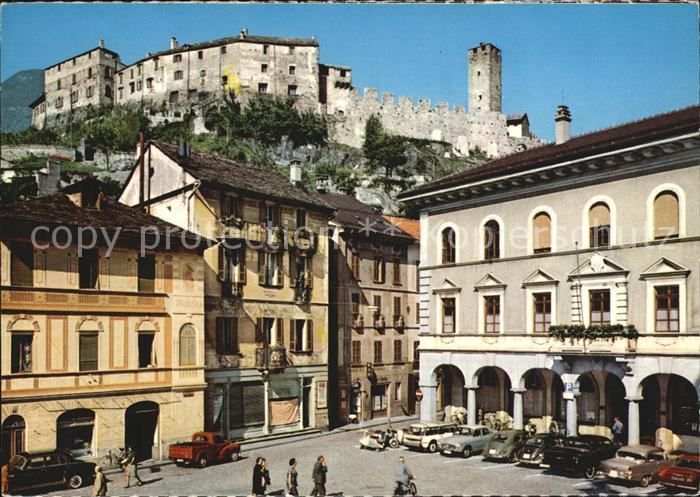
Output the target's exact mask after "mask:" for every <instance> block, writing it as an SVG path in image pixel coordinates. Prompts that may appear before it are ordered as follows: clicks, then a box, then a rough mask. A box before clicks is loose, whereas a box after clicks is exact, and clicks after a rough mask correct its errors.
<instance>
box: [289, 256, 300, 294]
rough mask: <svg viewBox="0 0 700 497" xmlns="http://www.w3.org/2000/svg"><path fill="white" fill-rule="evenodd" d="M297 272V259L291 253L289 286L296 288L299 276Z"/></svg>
mask: <svg viewBox="0 0 700 497" xmlns="http://www.w3.org/2000/svg"><path fill="white" fill-rule="evenodd" d="M297 271H298V265H297V258H296V256H295V255H294V254H292V253H291V252H289V284H290V285H291V286H294V285H295V284H296V279H297V276H298V275H297Z"/></svg>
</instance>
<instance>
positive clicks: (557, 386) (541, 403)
mask: <svg viewBox="0 0 700 497" xmlns="http://www.w3.org/2000/svg"><path fill="white" fill-rule="evenodd" d="M519 386H520V388H521V390H522V394H523V417H524V418H525V420H527V419H529V418H539V417H543V416H552V417H553V418H554V419H555V420H559V421H561V420H563V419H564V416H565V415H564V412H563V404H562V394H563V392H564V384H563V382H562V380H561V377H560V376H559V375H558V374H557V373H555V372H554V371H552V370H551V369H546V368H534V369H529V370H528V371H526V372H525V373H524V374H523V376H522V378H521V379H520V382H519Z"/></svg>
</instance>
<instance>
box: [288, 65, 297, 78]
mask: <svg viewBox="0 0 700 497" xmlns="http://www.w3.org/2000/svg"><path fill="white" fill-rule="evenodd" d="M296 70H297V67H296V66H289V75H290V76H293V75H294V73H295V72H296Z"/></svg>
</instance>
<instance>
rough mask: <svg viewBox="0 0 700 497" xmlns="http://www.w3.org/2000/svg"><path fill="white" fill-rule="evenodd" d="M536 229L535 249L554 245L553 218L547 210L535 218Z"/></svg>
mask: <svg viewBox="0 0 700 497" xmlns="http://www.w3.org/2000/svg"><path fill="white" fill-rule="evenodd" d="M532 228H533V230H534V233H533V234H532V236H533V242H534V243H533V248H534V249H535V250H541V249H547V248H551V246H552V220H551V219H550V217H549V214H547V213H546V212H540V213H539V214H537V215H536V216H535V219H533V223H532Z"/></svg>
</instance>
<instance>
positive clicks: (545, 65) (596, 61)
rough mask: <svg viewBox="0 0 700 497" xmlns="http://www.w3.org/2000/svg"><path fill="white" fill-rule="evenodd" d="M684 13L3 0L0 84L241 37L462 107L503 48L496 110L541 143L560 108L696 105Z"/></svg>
mask: <svg viewBox="0 0 700 497" xmlns="http://www.w3.org/2000/svg"><path fill="white" fill-rule="evenodd" d="M697 10H698V7H697V6H696V5H669V4H662V5H629V4H627V5H599V4H598V5H454V4H453V5H396V4H393V5H389V4H387V5H318V4H317V5H280V4H276V5H275V4H273V5H262V4H257V5H256V4H236V5H230V4H10V5H7V4H5V5H3V6H2V11H1V13H2V52H1V59H0V79H1V80H3V81H4V80H5V79H6V78H7V77H9V76H11V75H12V74H14V73H15V72H17V71H20V70H23V69H31V68H43V67H46V66H48V65H51V64H53V63H55V62H58V61H59V60H62V59H65V58H68V57H71V56H72V55H75V54H77V53H80V52H83V51H85V50H88V49H90V48H93V47H95V46H96V45H97V42H98V40H99V39H100V38H104V40H105V43H106V46H107V48H110V49H112V50H114V51H116V52H118V53H119V54H120V55H121V58H122V61H124V62H126V63H130V62H133V61H135V60H137V59H139V58H141V57H143V56H144V55H145V54H146V52H149V51H152V52H154V51H157V50H163V49H166V48H168V43H169V39H170V37H171V36H176V37H177V38H178V40H179V41H180V42H181V43H194V42H198V41H204V40H209V39H213V38H219V37H224V36H231V35H236V34H237V33H238V32H239V31H240V29H241V28H242V27H244V26H247V27H248V29H249V32H250V33H251V34H265V35H276V36H294V37H310V36H316V38H317V39H318V41H319V43H320V45H321V61H322V62H326V63H334V64H342V65H349V66H351V67H352V68H353V83H354V85H355V86H356V87H358V88H360V89H363V88H365V87H377V89H378V91H379V92H380V93H381V92H383V91H387V92H392V93H394V94H395V95H396V96H397V97H398V96H399V95H406V96H410V97H413V99H414V101H416V100H418V99H420V98H428V99H431V100H432V102H433V104H435V103H436V102H438V101H446V102H449V103H450V104H451V105H455V104H462V105H466V103H467V76H466V71H467V70H466V50H467V49H468V48H469V47H472V46H474V45H477V44H478V43H479V42H482V41H483V42H491V43H493V44H495V45H496V46H498V47H499V48H500V49H501V50H502V51H503V111H504V112H506V113H520V112H527V113H528V116H529V117H530V122H531V126H532V129H533V131H534V132H535V133H537V134H538V135H539V136H541V137H542V138H544V139H547V140H551V139H553V134H554V133H553V132H554V123H553V116H554V111H555V108H556V106H557V105H558V104H561V103H564V104H566V105H568V106H569V107H570V108H571V111H572V115H573V123H572V132H573V133H574V134H580V133H585V132H588V131H592V130H595V129H599V128H602V127H607V126H612V125H615V124H618V123H622V122H626V121H629V120H633V119H638V118H641V117H645V116H648V115H652V114H657V113H660V112H666V111H669V110H672V109H675V108H679V107H684V106H687V105H692V104H696V103H697V102H698V88H699V84H700V83H699V82H698V67H699V62H698V24H697V19H698V17H697Z"/></svg>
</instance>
